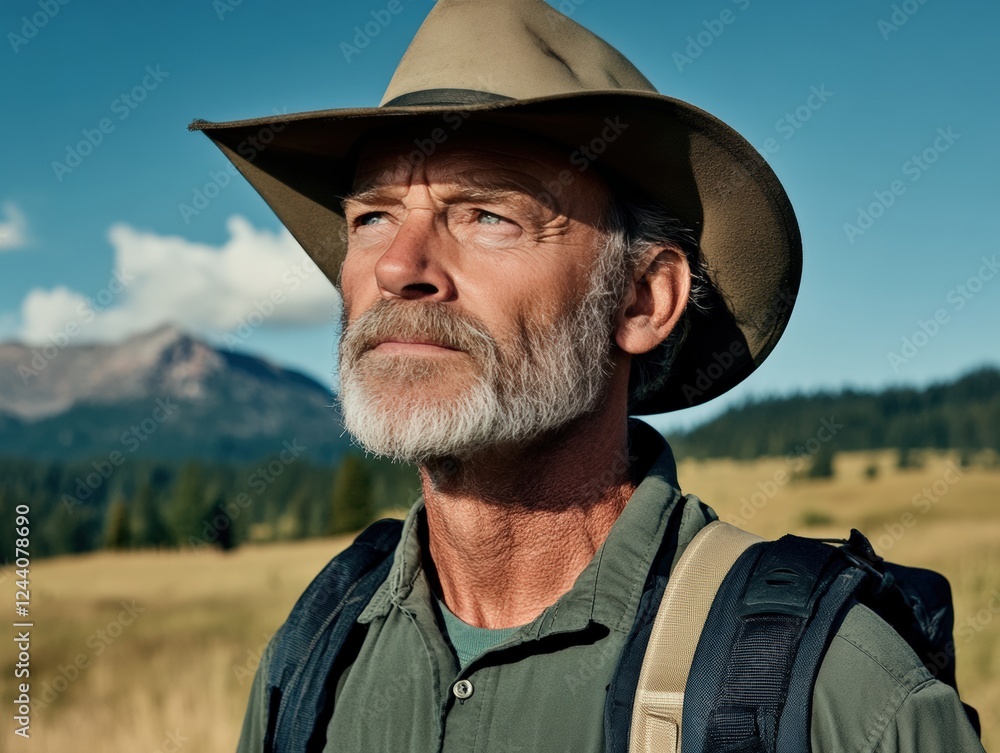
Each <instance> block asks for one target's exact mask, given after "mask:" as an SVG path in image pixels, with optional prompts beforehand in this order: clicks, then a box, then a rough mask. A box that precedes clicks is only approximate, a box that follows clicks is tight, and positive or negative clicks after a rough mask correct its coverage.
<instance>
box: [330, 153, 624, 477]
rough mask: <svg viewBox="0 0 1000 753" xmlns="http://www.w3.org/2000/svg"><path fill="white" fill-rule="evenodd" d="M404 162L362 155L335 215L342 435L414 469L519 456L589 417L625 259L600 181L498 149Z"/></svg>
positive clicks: (558, 163)
mask: <svg viewBox="0 0 1000 753" xmlns="http://www.w3.org/2000/svg"><path fill="white" fill-rule="evenodd" d="M412 152H413V142H412V141H411V140H408V139H400V140H383V141H380V142H375V143H373V144H370V145H369V146H368V147H367V148H366V149H365V150H364V151H363V153H362V157H361V160H360V162H359V168H358V171H357V175H356V180H355V186H354V191H353V192H352V195H351V196H350V197H349V198H348V199H347V200H346V202H345V214H346V218H347V232H348V251H347V256H346V259H345V261H344V265H343V269H342V272H341V280H340V287H341V293H342V296H343V303H344V312H343V324H344V327H343V334H342V338H341V343H340V381H341V386H340V399H341V404H342V408H343V412H344V419H345V423H346V425H347V428H348V430H349V431H350V432H351V433H352V434H353V435H354V436H355V437H356V438H357V439H358V440H359V441H360V442H361V444H362V445H364V446H365V447H366V448H367V449H369V450H370V451H372V452H376V453H379V454H384V455H388V456H390V457H393V458H396V459H399V460H404V461H407V462H412V463H424V462H427V461H429V460H431V459H434V458H444V457H457V458H466V457H471V456H473V455H475V454H476V453H482V452H484V451H488V450H489V449H490V448H491V447H496V446H498V445H501V444H511V443H512V444H515V445H518V444H524V443H527V442H529V441H532V440H535V439H537V438H539V437H541V436H543V435H544V434H545V433H546V432H549V431H552V430H554V429H557V428H560V427H561V426H564V425H566V424H567V423H568V422H569V421H571V420H573V419H574V418H577V417H578V416H580V415H582V414H583V413H585V412H588V411H590V410H592V409H593V408H595V407H596V406H597V405H598V404H600V401H601V400H602V399H603V397H604V394H605V391H606V385H607V381H608V374H609V371H610V348H611V337H610V332H611V322H612V319H613V313H614V311H615V309H616V308H617V304H618V297H619V296H618V293H620V291H616V290H615V291H612V290H608V289H607V288H608V286H609V280H611V279H612V278H613V279H614V280H616V281H617V280H619V275H618V274H613V273H617V272H618V269H617V264H618V263H620V260H615V263H611V262H610V261H608V260H607V258H606V257H607V256H608V255H607V254H602V253H601V252H602V250H603V246H604V234H603V233H602V232H601V231H600V230H599V225H600V221H601V218H602V216H603V214H604V212H605V209H606V206H607V201H608V195H607V190H606V188H605V186H604V184H603V182H602V181H600V179H598V178H597V177H596V176H593V175H592V174H586V173H584V174H581V173H579V172H578V171H576V170H572V169H570V165H569V162H568V160H567V159H566V157H565V156H563V155H562V154H560V153H559V152H556V151H554V150H551V149H550V148H549V147H547V146H544V145H542V144H539V143H535V142H532V141H527V140H521V139H514V138H512V137H510V136H509V135H508V136H506V137H501V138H498V137H497V136H495V135H494V137H493V138H485V137H483V136H480V137H474V136H470V135H469V134H465V135H464V136H463V138H462V139H461V140H459V139H458V138H453V139H452V140H451V141H450V142H446V143H445V144H443V145H441V146H440V147H439V148H438V149H437V151H436V152H435V153H434V154H433V155H432V156H430V157H428V158H426V159H421V160H420V161H419V162H416V163H414V162H412V161H408V159H409V158H407V157H403V156H401V155H409V154H411V153H412ZM560 174H561V175H560ZM560 177H561V178H562V180H561V181H560ZM567 178H568V180H567ZM553 186H558V189H555V188H552V187H553ZM556 193H558V195H557V196H554V195H553V194H556ZM595 262H596V263H597V264H596V266H595ZM612 268H613V269H612ZM615 287H618V284H617V283H616V284H615Z"/></svg>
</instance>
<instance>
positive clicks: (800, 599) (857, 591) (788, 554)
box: [264, 520, 980, 753]
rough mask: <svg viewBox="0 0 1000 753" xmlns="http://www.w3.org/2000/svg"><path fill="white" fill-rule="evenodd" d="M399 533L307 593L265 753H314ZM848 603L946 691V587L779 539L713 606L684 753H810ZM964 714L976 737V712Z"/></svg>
mask: <svg viewBox="0 0 1000 753" xmlns="http://www.w3.org/2000/svg"><path fill="white" fill-rule="evenodd" d="M401 530H402V523H401V522H400V521H398V520H381V521H378V522H377V523H374V524H372V525H371V526H369V528H368V529H366V530H365V531H364V532H363V533H362V534H361V535H360V536H358V538H357V539H356V540H355V542H354V543H353V544H352V545H351V546H350V547H348V548H347V549H346V550H344V551H343V552H341V553H340V554H338V555H337V556H336V557H334V558H333V559H332V560H331V561H330V563H329V564H328V565H327V566H326V567H325V568H324V569H323V570H322V572H320V574H319V575H318V576H317V577H316V578H315V580H313V582H312V583H311V584H310V585H309V587H308V588H307V589H306V591H305V593H303V595H302V596H301V597H300V598H299V600H298V602H297V603H296V605H295V607H294V608H293V609H292V612H291V614H290V615H289V618H288V620H287V621H286V622H285V624H284V625H283V626H282V627H281V629H280V630H279V632H278V633H277V634H276V636H275V639H274V643H273V651H272V655H271V660H270V664H269V667H268V674H267V681H266V694H267V699H268V711H267V716H268V721H267V732H266V735H265V740H264V752H265V753H320V752H321V751H322V750H323V747H324V745H325V744H326V727H327V724H328V722H329V719H330V715H331V714H332V711H333V699H332V693H331V692H330V688H329V683H328V678H329V677H331V675H332V676H337V675H338V674H339V672H340V671H341V670H342V669H343V668H344V666H346V665H347V664H348V663H349V662H350V661H351V660H352V659H353V657H354V656H355V655H356V653H357V650H358V648H359V647H360V645H361V641H362V640H363V639H364V632H365V629H366V628H365V626H364V625H361V624H358V623H357V622H356V620H357V618H358V616H359V615H360V614H361V612H362V611H363V610H364V608H365V606H367V604H368V602H369V601H370V600H371V598H372V596H373V595H374V593H375V591H376V590H377V589H378V587H379V586H380V585H381V584H382V582H383V581H384V580H385V578H386V577H387V575H388V572H389V568H390V567H391V564H392V555H393V551H394V549H395V547H396V544H397V543H398V542H399V538H400V532H401ZM670 538H671V537H670V536H667V537H665V541H664V544H663V545H662V546H661V551H660V553H659V555H658V557H657V562H656V564H655V565H654V567H653V569H652V571H651V573H650V575H649V577H648V578H647V581H646V587H645V590H644V592H643V595H642V600H641V602H640V606H639V610H638V614H637V616H636V621H635V623H634V625H633V627H632V631H631V633H630V635H629V638H628V640H627V642H626V647H625V649H624V650H623V652H622V655H621V658H620V659H619V663H618V666H617V668H616V671H615V676H614V679H613V681H612V683H611V685H610V686H609V688H608V694H607V700H606V704H605V724H604V728H605V750H606V751H608V753H626V751H627V750H628V744H629V732H630V729H631V722H632V706H633V701H634V697H635V692H636V686H637V684H638V679H639V670H640V668H641V666H642V659H643V656H644V655H645V651H646V645H647V643H648V640H649V636H650V631H651V629H652V624H653V620H654V618H655V617H656V613H657V609H658V607H659V604H660V599H661V598H662V596H663V591H664V588H665V586H666V582H667V579H668V577H669V572H670V565H671V557H670V556H667V555H668V553H669V550H670V549H672V547H670V546H669V543H668V540H669V539H670ZM831 543H837V544H839V546H831V545H830V544H831ZM856 603H862V604H865V605H866V606H868V607H869V608H871V609H872V610H873V611H875V612H876V613H877V614H878V615H879V616H880V617H882V618H883V619H884V620H885V621H886V622H887V623H889V624H890V625H891V626H892V627H893V628H895V629H896V631H897V632H898V633H899V634H900V635H901V636H902V637H903V638H904V639H906V641H907V643H909V644H910V646H911V647H913V649H914V651H915V652H916V654H917V655H918V656H919V657H920V659H921V661H923V663H924V664H925V666H927V668H928V670H930V672H931V673H932V674H933V675H934V676H935V677H937V678H938V679H939V680H941V681H942V682H945V683H947V684H949V685H951V686H952V687H955V653H954V641H952V639H951V634H952V627H953V622H954V610H953V607H952V602H951V590H950V588H949V586H948V581H947V580H946V579H945V578H944V577H943V576H942V575H940V574H938V573H936V572H933V571H930V570H922V569H918V568H910V567H904V566H901V565H896V564H892V563H887V562H885V561H884V560H882V558H880V557H878V556H877V555H876V554H875V552H874V550H873V549H872V547H871V544H870V543H869V542H868V540H867V539H866V538H865V537H864V536H863V535H862V534H861V533H860V532H858V531H856V530H852V531H851V538H850V539H849V540H848V541H836V542H832V541H829V540H825V541H824V540H816V539H806V538H802V537H799V536H790V535H789V536H784V537H782V538H781V539H779V540H777V541H773V542H761V543H759V544H755V545H753V546H751V547H750V548H749V549H747V550H746V551H745V552H744V553H743V555H742V556H741V557H740V558H739V559H738V560H737V562H736V564H735V565H734V566H733V568H732V569H731V570H730V571H729V574H728V575H727V576H726V578H725V580H724V581H723V583H722V586H721V587H720V589H719V592H718V594H717V596H716V598H715V600H714V602H713V606H712V608H711V610H710V612H709V616H708V621H707V622H706V624H705V628H704V630H703V631H702V636H701V640H700V641H699V643H698V648H697V651H696V652H695V656H694V663H693V664H692V667H691V671H690V674H689V679H688V683H687V687H686V689H685V703H684V718H683V731H684V734H683V742H682V746H683V747H682V750H683V751H684V753H702V752H703V751H704V752H706V753H707V752H708V751H713V753H714V752H717V751H733V752H736V751H739V753H765V752H767V753H772V752H773V753H786V752H787V753H801V751H805V750H809V749H810V743H809V722H810V720H809V711H810V709H811V695H812V688H813V685H814V683H815V680H816V676H817V674H818V672H819V666H820V663H821V661H822V658H823V654H824V653H825V651H826V648H827V647H828V645H829V642H830V640H831V639H832V637H833V635H834V634H835V633H836V632H837V628H838V627H839V625H840V623H841V621H842V619H843V617H844V615H845V614H846V613H847V611H848V610H849V609H850V608H851V607H852V606H853V605H854V604H856ZM734 605H736V607H735V608H734ZM762 653H766V656H765V657H763V658H764V661H761V659H762ZM762 667H765V668H766V669H765V670H762V669H761V668H762ZM965 709H966V712H967V714H968V716H969V719H970V721H971V722H972V724H973V726H974V727H975V729H976V731H977V733H978V732H979V729H980V728H979V722H978V717H977V715H976V712H975V710H974V709H972V708H971V707H970V706H965Z"/></svg>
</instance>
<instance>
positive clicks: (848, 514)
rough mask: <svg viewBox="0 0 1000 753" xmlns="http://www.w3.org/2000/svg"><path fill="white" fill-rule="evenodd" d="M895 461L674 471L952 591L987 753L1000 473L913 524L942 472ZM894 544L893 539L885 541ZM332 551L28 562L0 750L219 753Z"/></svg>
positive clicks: (778, 528) (984, 476)
mask: <svg viewBox="0 0 1000 753" xmlns="http://www.w3.org/2000/svg"><path fill="white" fill-rule="evenodd" d="M893 459H894V455H890V454H889V453H857V454H852V455H845V456H838V463H837V478H836V480H833V481H789V482H787V483H776V484H775V486H774V487H773V488H772V487H770V486H769V485H768V482H769V481H772V482H773V481H775V479H776V478H777V479H780V478H781V476H780V473H779V471H782V470H784V471H787V470H788V465H787V464H786V463H785V461H784V460H782V459H766V460H759V461H754V462H750V463H736V462H730V461H712V462H708V463H697V462H684V463H682V464H681V466H680V469H679V470H680V478H681V479H682V481H683V483H684V486H685V489H687V490H690V491H692V492H696V493H698V495H699V496H700V497H701V498H702V499H704V500H705V501H707V502H709V503H710V504H712V505H713V506H714V507H715V508H716V510H717V511H718V512H719V513H720V515H721V516H723V517H724V518H729V517H731V516H739V515H741V507H742V509H743V513H742V515H743V517H744V518H745V520H744V521H743V526H744V527H746V528H748V529H750V530H753V531H755V532H758V533H761V534H763V535H765V536H771V537H773V536H777V535H780V534H781V533H783V532H785V531H795V532H799V533H805V534H806V535H814V536H819V535H842V534H845V533H846V532H847V531H848V530H849V529H850V528H851V527H852V526H854V527H861V528H863V529H864V530H865V531H866V532H867V533H869V535H870V536H871V537H872V538H873V539H874V540H875V541H876V542H881V545H882V548H883V550H888V551H884V552H883V553H885V554H887V556H889V557H890V558H891V559H894V560H896V561H903V562H906V563H908V564H915V565H922V566H926V567H932V568H934V569H937V570H940V571H942V572H944V573H945V574H946V575H947V576H948V577H949V579H950V580H951V582H952V586H953V588H954V591H955V601H956V609H957V615H958V616H957V622H956V624H957V626H958V627H959V628H961V627H962V626H963V625H964V631H962V632H957V633H956V638H957V639H958V662H959V683H960V687H961V688H962V691H963V696H965V697H966V698H967V699H968V700H969V701H970V702H971V703H973V704H974V705H975V706H976V707H977V708H978V709H979V711H980V714H981V715H982V716H983V720H984V727H985V734H984V743H985V745H986V748H987V749H990V748H991V746H992V747H994V748H1000V718H998V717H997V713H996V710H997V709H1000V681H998V680H997V679H996V672H997V669H998V666H997V665H998V663H1000V651H998V647H1000V614H994V613H993V612H991V611H990V605H991V599H993V598H994V594H996V595H997V596H998V597H1000V506H998V505H997V498H998V492H1000V472H998V471H996V470H984V469H968V470H965V471H964V475H963V476H962V477H961V478H960V479H959V481H958V483H954V484H949V485H948V486H947V491H946V493H945V494H943V495H942V496H941V498H940V499H939V500H938V501H937V502H935V503H934V504H933V505H931V506H930V509H929V510H928V511H927V512H926V513H923V512H921V510H920V509H919V508H917V507H916V506H914V504H913V502H912V500H913V497H914V495H917V494H920V493H921V489H922V488H923V487H925V486H928V485H933V484H934V482H935V481H938V480H940V479H943V478H944V475H945V471H946V470H947V468H948V466H947V462H949V461H950V460H953V458H950V457H948V456H936V457H933V458H930V459H929V460H928V462H927V464H926V465H925V467H924V468H923V469H921V470H917V471H907V472H900V471H897V470H895V468H894V467H893ZM873 462H876V463H878V464H879V465H880V472H879V474H878V476H877V477H876V478H875V479H874V480H868V479H867V478H866V477H865V473H864V470H865V468H866V467H867V466H869V465H870V464H871V463H873ZM776 474H777V475H776ZM949 476H950V477H952V478H954V476H953V474H949ZM758 484H761V485H763V486H764V488H765V490H766V492H767V493H765V492H761V495H762V496H758V497H757V498H756V501H757V502H758V503H759V504H760V503H763V504H762V506H761V508H760V509H759V510H757V509H756V508H754V507H752V506H750V507H743V506H742V502H741V500H742V499H743V498H747V499H749V498H750V496H751V495H752V494H753V493H754V492H757V491H760V490H761V487H760V486H759V485H758ZM938 488H939V489H941V484H940V483H939V485H938ZM747 512H751V513H753V514H752V515H747V514H746V513H747ZM906 513H910V514H911V515H912V516H913V519H912V525H910V526H908V527H907V526H905V525H902V523H901V522H902V521H903V520H904V515H905V514H906ZM906 520H909V519H906ZM886 526H888V528H886ZM894 526H902V527H901V528H894ZM900 530H902V535H899V536H893V535H892V534H891V533H887V531H896V532H897V533H899V531H900ZM346 541H347V540H346V539H335V540H330V539H327V540H320V541H310V542H304V543H301V544H295V545H275V546H253V547H245V548H243V549H241V550H239V551H237V552H235V553H233V554H230V555H221V554H218V553H214V552H168V553H136V554H125V555H120V554H97V555H93V556H84V557H73V558H60V559H56V560H50V561H44V562H39V563H37V564H36V565H35V566H34V568H33V570H32V599H33V616H34V619H35V622H36V627H35V629H34V632H33V641H34V643H33V646H32V650H33V664H32V677H31V680H32V694H33V695H34V697H35V698H36V699H45V698H46V697H48V698H51V697H52V695H51V693H53V692H55V691H59V692H58V693H57V694H56V695H55V697H54V700H52V702H51V703H50V704H49V705H48V706H46V707H45V708H40V709H37V710H36V711H35V713H34V716H33V720H32V739H31V742H30V744H26V745H18V744H8V741H10V740H11V739H12V736H11V723H12V722H11V718H10V714H9V713H5V714H3V715H2V716H0V740H3V741H4V743H3V745H2V747H3V749H4V750H26V751H34V752H44V753H49V752H51V753H64V751H77V752H79V753H90V752H91V751H93V752H94V753H97V752H99V753H153V752H154V751H160V750H163V749H164V745H165V743H168V742H169V736H174V737H180V738H186V741H185V742H183V744H182V746H181V747H180V750H181V751H183V753H218V752H219V751H230V750H233V749H234V748H235V744H236V739H237V736H238V734H239V725H240V721H241V719H242V715H243V707H244V704H245V701H246V694H247V692H248V691H249V687H250V676H251V674H252V672H253V669H254V667H255V666H256V659H257V656H258V655H259V653H260V651H261V650H262V648H263V646H264V644H265V642H266V640H267V638H268V637H269V636H270V634H271V633H272V632H273V630H274V629H275V628H276V627H277V626H278V625H279V624H280V623H281V621H282V619H283V618H284V617H285V615H286V614H287V613H288V610H289V609H290V608H291V606H292V604H293V603H294V601H295V599H296V597H297V596H298V594H299V593H301V591H302V589H303V588H304V587H305V585H306V584H307V583H308V582H309V580H310V579H311V578H312V577H313V575H315V573H316V572H318V571H319V569H320V568H321V567H322V566H323V565H324V564H325V563H326V561H327V560H328V559H329V558H330V557H331V556H332V555H333V554H334V553H335V552H337V551H339V550H340V548H342V547H343V546H344V545H345V543H346ZM7 575H8V577H7V578H6V580H4V581H3V583H2V584H0V594H2V595H3V596H2V600H3V603H7V604H10V603H11V602H12V601H13V584H12V582H13V578H12V577H10V573H9V572H8V573H7ZM133 599H134V600H135V607H136V612H138V609H139V608H141V609H142V610H144V611H142V612H138V616H137V617H135V618H134V620H133V621H132V623H131V624H129V625H124V626H120V625H117V624H116V620H117V618H118V616H119V614H120V613H121V612H122V609H123V607H122V604H121V602H122V601H125V602H126V603H131V601H132V600H133ZM992 604H993V605H994V607H995V608H996V607H997V606H998V605H1000V600H998V601H993V602H992ZM126 619H129V618H128V616H127V613H126ZM119 627H120V635H119V634H118V633H119ZM100 630H104V631H105V633H104V636H105V637H104V638H102V634H101V633H99V632H98V631H100ZM112 635H117V637H112ZM80 656H82V657H83V658H84V659H85V660H88V661H87V662H85V663H86V667H85V668H84V669H82V670H80V671H79V675H78V677H77V678H76V679H75V680H74V681H73V682H64V681H63V680H61V679H59V678H61V677H63V676H64V675H63V674H62V673H61V672H60V667H63V668H65V667H68V666H69V665H71V664H72V663H73V662H74V660H75V659H76V658H77V657H80ZM0 672H2V675H0V691H2V694H3V698H5V699H10V698H12V697H13V695H14V694H13V692H12V691H13V687H12V680H13V654H12V652H11V651H10V650H5V651H4V652H3V654H2V656H0ZM69 674H72V673H71V672H70V673H69ZM46 683H47V684H48V687H49V688H50V689H51V690H50V693H49V695H46V694H45V693H44V689H45V687H46ZM169 747H170V746H169V745H168V748H169Z"/></svg>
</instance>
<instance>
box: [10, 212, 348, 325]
mask: <svg viewBox="0 0 1000 753" xmlns="http://www.w3.org/2000/svg"><path fill="white" fill-rule="evenodd" d="M227 228H228V230H229V238H228V240H226V242H225V243H223V244H222V245H221V246H211V245H208V244H204V243H196V242H193V241H189V240H187V239H186V238H181V237H178V236H162V235H157V234H155V233H149V232H142V231H139V230H136V229H135V228H133V227H130V226H129V225H126V224H116V225H114V226H112V228H111V229H110V230H109V232H108V238H109V240H110V242H111V245H112V246H113V247H114V249H115V269H114V270H113V272H112V274H111V275H110V276H109V278H108V282H107V284H106V285H105V287H104V288H102V289H101V290H99V291H97V292H96V293H93V294H91V295H90V296H85V295H83V294H82V293H79V292H77V291H73V290H69V289H68V288H65V287H56V288H52V289H49V290H43V289H40V288H36V289H34V290H32V291H31V292H30V293H28V295H27V296H26V297H25V299H24V302H23V304H22V307H21V322H22V329H21V337H22V339H24V340H25V341H27V342H46V341H48V340H49V339H50V338H51V337H52V335H53V334H55V333H60V332H62V333H68V334H70V335H71V336H73V337H75V336H76V335H75V334H74V333H73V332H74V330H75V329H76V328H79V330H80V337H81V338H82V339H86V340H119V339H122V338H124V337H127V336H129V335H133V334H135V333H137V332H142V331H146V330H149V329H152V328H154V327H156V326H159V325H161V324H164V323H168V322H169V323H172V324H176V325H178V326H180V327H182V328H184V329H187V330H190V331H193V332H200V333H222V332H229V331H233V330H236V329H237V328H239V327H240V326H246V324H247V323H248V321H249V324H250V326H252V327H254V328H256V327H257V326H288V325H308V324H324V323H330V322H332V321H333V320H334V318H335V315H336V313H337V311H338V310H339V299H338V296H337V293H336V291H335V290H334V288H333V286H332V285H331V284H330V282H329V281H328V280H327V278H326V276H325V275H324V274H323V273H322V272H321V271H320V270H319V268H318V267H316V265H315V264H314V263H313V262H312V261H311V260H310V259H309V257H308V256H307V255H306V253H305V252H304V251H303V250H302V247H301V246H299V244H298V243H297V242H296V241H295V239H293V238H292V236H291V234H290V233H288V231H287V230H285V229H284V228H282V230H281V231H280V232H278V233H273V232H270V231H268V230H258V229H256V228H254V227H253V226H252V225H251V224H250V223H249V222H247V220H245V219H244V218H242V217H231V218H230V219H229V222H228V223H227Z"/></svg>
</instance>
